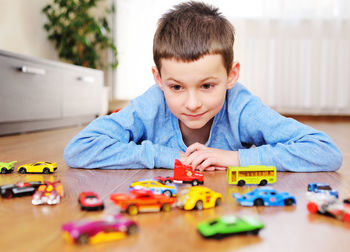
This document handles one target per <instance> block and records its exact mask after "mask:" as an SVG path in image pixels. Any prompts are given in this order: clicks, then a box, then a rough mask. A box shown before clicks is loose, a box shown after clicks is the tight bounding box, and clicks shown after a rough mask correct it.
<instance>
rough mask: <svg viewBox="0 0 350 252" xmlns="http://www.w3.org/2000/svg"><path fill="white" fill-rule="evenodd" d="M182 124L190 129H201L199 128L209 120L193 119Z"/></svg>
mask: <svg viewBox="0 0 350 252" xmlns="http://www.w3.org/2000/svg"><path fill="white" fill-rule="evenodd" d="M182 124H183V125H185V126H186V127H187V128H188V129H190V130H199V129H202V128H203V127H204V126H205V125H206V124H207V122H196V121H193V122H182Z"/></svg>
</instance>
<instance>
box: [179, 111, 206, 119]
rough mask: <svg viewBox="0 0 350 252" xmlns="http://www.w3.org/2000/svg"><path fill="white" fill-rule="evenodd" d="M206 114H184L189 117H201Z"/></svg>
mask: <svg viewBox="0 0 350 252" xmlns="http://www.w3.org/2000/svg"><path fill="white" fill-rule="evenodd" d="M204 114H205V112H204V113H200V114H184V116H186V117H187V118H188V119H192V120H193V119H198V118H201V117H202V116H203V115H204Z"/></svg>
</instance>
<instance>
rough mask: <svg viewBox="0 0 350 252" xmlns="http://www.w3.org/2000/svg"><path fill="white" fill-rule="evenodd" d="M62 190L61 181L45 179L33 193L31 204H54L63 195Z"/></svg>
mask: <svg viewBox="0 0 350 252" xmlns="http://www.w3.org/2000/svg"><path fill="white" fill-rule="evenodd" d="M63 194H64V191H63V186H62V184H61V181H56V182H48V181H45V182H44V184H43V185H41V186H39V187H38V189H37V190H36V192H35V193H34V194H33V198H32V204H33V205H41V204H45V203H46V204H49V205H56V204H58V203H59V202H60V200H61V197H63Z"/></svg>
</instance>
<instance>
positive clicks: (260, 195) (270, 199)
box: [232, 187, 296, 206]
mask: <svg viewBox="0 0 350 252" xmlns="http://www.w3.org/2000/svg"><path fill="white" fill-rule="evenodd" d="M232 196H233V197H234V198H236V200H237V202H239V203H240V204H241V205H242V206H290V205H293V204H296V200H295V197H294V196H292V195H290V194H289V193H287V192H280V193H279V192H277V191H276V190H275V189H273V188H271V187H264V188H262V187H259V188H257V189H255V190H253V191H250V192H248V193H246V194H242V195H241V194H239V193H233V194H232Z"/></svg>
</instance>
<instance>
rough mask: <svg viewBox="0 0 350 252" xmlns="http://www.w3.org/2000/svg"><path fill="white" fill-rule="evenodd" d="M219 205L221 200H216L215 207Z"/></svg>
mask: <svg viewBox="0 0 350 252" xmlns="http://www.w3.org/2000/svg"><path fill="white" fill-rule="evenodd" d="M220 205H221V198H217V199H216V201H215V206H220Z"/></svg>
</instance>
